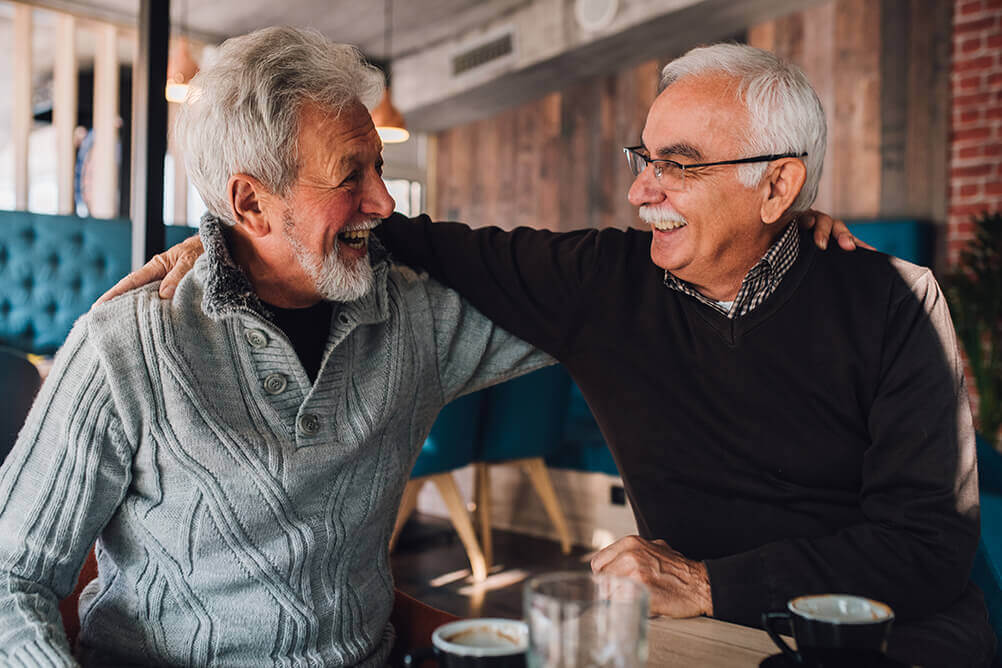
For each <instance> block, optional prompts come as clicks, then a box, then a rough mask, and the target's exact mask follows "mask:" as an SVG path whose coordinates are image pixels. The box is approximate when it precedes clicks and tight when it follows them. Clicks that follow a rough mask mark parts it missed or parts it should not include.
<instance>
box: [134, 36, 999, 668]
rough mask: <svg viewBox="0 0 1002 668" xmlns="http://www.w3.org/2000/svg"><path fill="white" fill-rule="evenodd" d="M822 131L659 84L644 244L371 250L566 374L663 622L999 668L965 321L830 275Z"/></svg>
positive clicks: (762, 68)
mask: <svg viewBox="0 0 1002 668" xmlns="http://www.w3.org/2000/svg"><path fill="white" fill-rule="evenodd" d="M825 128H826V124H825V118H824V112H823V110H822V108H821V104H820V102H819V101H818V98H817V96H816V94H815V92H814V90H813V89H812V88H811V86H810V84H809V82H808V81H807V79H806V77H805V76H804V75H803V73H802V72H801V71H800V70H799V69H797V68H796V67H794V66H791V65H789V64H787V63H784V62H782V61H780V60H779V59H777V58H776V57H775V56H773V55H772V54H769V53H767V52H764V51H761V50H758V49H754V48H752V47H748V46H739V45H732V44H727V45H714V46H711V47H705V48H700V49H694V50H693V51H690V52H689V53H687V54H686V55H684V56H683V57H681V58H679V59H677V60H675V61H673V62H671V63H669V64H668V65H667V66H666V67H665V69H664V71H663V75H662V82H661V93H660V94H659V95H658V97H657V99H656V100H655V101H654V104H653V105H652V107H651V109H650V112H649V114H648V117H647V123H646V126H645V128H644V133H643V137H642V140H643V143H642V145H640V146H636V147H631V148H628V149H626V153H627V158H628V163H629V166H630V167H631V169H632V170H633V173H634V175H635V176H636V179H635V181H634V183H633V186H632V187H631V189H630V193H629V199H630V202H631V203H633V204H634V205H636V206H637V207H638V209H639V214H640V217H641V218H642V219H643V221H644V222H645V223H647V224H648V225H649V226H650V229H649V230H648V231H639V230H628V231H625V232H624V231H619V230H584V231H580V232H571V233H566V234H554V233H551V232H546V231H538V230H529V229H518V230H515V231H514V232H510V233H509V232H503V231H501V230H499V229H496V228H483V229H478V230H470V229H469V228H468V227H466V226H463V225H458V224H453V223H432V222H431V221H429V220H428V219H427V218H426V217H421V218H418V219H416V220H408V219H405V218H403V217H401V216H393V217H391V218H390V219H389V220H387V221H386V222H385V223H384V225H383V226H382V227H381V228H380V230H381V231H380V233H379V234H380V237H381V239H382V240H383V242H384V243H385V244H386V245H387V246H388V247H389V248H390V249H391V250H392V251H393V252H394V254H395V255H396V256H397V257H398V259H400V260H402V261H404V262H406V263H408V264H412V265H414V266H417V267H421V268H424V269H426V270H428V271H429V272H430V273H431V274H432V275H433V276H434V277H436V278H438V279H440V280H442V281H443V282H444V283H446V284H448V285H450V286H452V287H454V288H455V289H457V290H458V291H459V292H461V293H462V294H463V295H464V296H465V297H466V298H468V299H469V300H470V301H471V302H473V304H474V305H476V306H477V307H478V308H479V309H481V310H482V311H483V312H484V313H486V314H487V315H488V316H490V317H491V318H492V319H494V320H495V321H496V322H498V323H499V324H501V325H502V326H504V327H505V328H506V329H508V330H510V331H511V332H513V333H515V334H517V335H518V336H520V337H522V338H524V339H526V340H527V341H530V342H532V343H534V344H536V345H537V346H539V347H541V348H543V349H544V350H546V351H548V352H549V353H551V354H552V355H553V356H554V357H556V358H557V359H559V360H560V361H561V362H562V363H563V364H564V365H565V366H566V367H567V368H568V370H569V371H570V373H571V374H572V376H573V377H574V379H575V380H576V381H577V383H578V385H579V386H580V387H581V390H582V392H583V393H584V396H585V398H586V399H587V400H588V403H589V405H590V407H591V409H592V411H593V413H594V414H595V417H596V419H597V421H598V424H599V426H600V427H601V429H602V432H603V434H604V435H605V437H606V438H607V440H608V442H609V445H610V448H611V449H612V452H613V455H614V457H615V459H616V463H617V465H618V467H619V470H620V471H621V473H622V475H623V479H624V482H625V486H626V490H627V493H628V494H629V497H630V500H631V502H632V506H633V509H634V512H635V514H636V519H637V524H638V527H639V530H640V535H639V536H631V537H627V538H624V539H621V540H619V541H617V542H616V543H614V544H613V545H611V546H609V547H608V548H606V549H605V550H603V551H601V552H599V553H598V554H597V555H596V556H595V557H594V559H593V561H592V567H593V569H594V570H596V571H599V572H608V573H617V574H621V575H626V576H629V577H633V578H636V579H639V580H642V581H643V582H644V583H646V584H647V585H648V586H649V587H650V589H651V591H652V594H653V596H652V611H653V612H654V613H655V614H662V615H671V616H676V617H686V616H695V615H711V616H713V617H716V618H719V619H723V620H727V621H731V622H737V623H740V624H747V625H756V626H757V625H758V624H759V620H760V617H761V614H762V613H763V612H765V611H769V610H775V609H782V608H784V606H785V603H786V601H787V600H788V599H790V598H792V597H794V596H798V595H801V594H810V593H823V592H844V593H853V594H860V595H863V596H868V597H872V598H876V599H879V600H882V601H885V602H887V603H889V604H890V605H891V606H892V607H893V608H894V610H895V612H896V616H897V621H896V622H895V625H894V629H893V632H892V636H891V639H890V644H889V654H890V655H891V656H892V657H894V658H897V659H899V660H902V661H904V662H906V663H909V664H922V665H943V666H962V665H985V664H987V663H988V662H989V661H990V659H991V656H992V655H993V652H994V637H993V635H992V632H991V629H990V627H989V626H988V623H987V612H986V609H985V605H984V601H983V600H982V597H981V594H980V592H978V590H977V589H976V588H975V587H974V586H973V585H972V584H970V582H969V573H970V568H971V562H972V559H973V556H974V552H975V549H976V546H977V542H978V534H979V517H978V485H977V471H976V465H975V456H974V433H973V428H972V425H971V416H970V410H969V406H968V399H967V392H966V390H965V387H964V376H963V371H962V363H961V359H960V357H959V355H958V353H957V347H956V342H955V340H954V332H953V327H952V324H951V322H950V316H949V313H948V310H947V306H946V303H945V301H944V299H943V295H942V292H941V291H940V289H939V286H938V285H937V284H936V281H935V279H934V278H933V276H932V274H931V273H930V272H929V270H928V269H925V268H921V267H917V266H914V265H911V264H909V263H907V262H903V261H901V260H898V259H895V258H892V257H888V256H886V255H882V254H880V253H875V252H869V251H859V252H855V253H848V252H845V251H843V250H841V249H839V248H837V247H835V248H831V249H829V250H827V251H823V250H819V249H817V248H815V246H814V244H811V243H809V237H808V235H807V233H806V232H802V231H801V230H799V229H798V227H797V225H796V224H795V223H794V222H793V221H794V219H795V218H796V216H797V214H798V213H799V212H803V211H805V210H807V209H808V208H809V207H810V205H811V203H812V202H813V200H814V197H815V195H816V193H817V186H818V181H819V178H820V174H821V168H822V164H823V162H824V152H825V143H826V137H825V135H826V129H825ZM148 276H149V274H147V277H148ZM162 292H163V291H162Z"/></svg>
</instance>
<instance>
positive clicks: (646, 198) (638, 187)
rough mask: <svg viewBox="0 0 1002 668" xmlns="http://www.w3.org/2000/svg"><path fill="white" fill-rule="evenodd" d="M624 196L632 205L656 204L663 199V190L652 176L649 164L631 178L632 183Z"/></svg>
mask: <svg viewBox="0 0 1002 668" xmlns="http://www.w3.org/2000/svg"><path fill="white" fill-rule="evenodd" d="M626 198H627V199H628V200H630V204H632V205H633V206H642V205H644V204H657V203H659V202H661V201H663V200H664V199H665V193H664V190H663V189H661V188H660V187H658V181H657V179H656V178H654V170H653V169H651V167H650V165H648V166H647V168H646V169H644V170H643V171H642V172H640V173H639V174H637V176H636V178H634V179H633V185H631V186H630V191H629V193H627V196H626Z"/></svg>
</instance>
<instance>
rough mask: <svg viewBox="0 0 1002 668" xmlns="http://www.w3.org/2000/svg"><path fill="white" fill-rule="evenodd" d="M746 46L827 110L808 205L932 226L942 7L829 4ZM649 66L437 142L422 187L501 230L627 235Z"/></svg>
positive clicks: (941, 136) (459, 214) (939, 135)
mask: <svg viewBox="0 0 1002 668" xmlns="http://www.w3.org/2000/svg"><path fill="white" fill-rule="evenodd" d="M748 41H749V43H751V44H753V45H755V46H760V47H762V48H766V49H770V50H772V51H774V52H776V53H778V54H779V55H781V56H783V57H785V58H788V59H789V60H791V61H793V62H795V63H797V64H798V65H800V66H801V67H803V69H804V71H805V72H806V73H807V75H808V77H809V78H810V80H811V82H812V84H813V85H814V87H815V90H816V91H817V93H818V96H819V97H820V99H821V102H822V104H823V105H824V107H825V110H826V112H827V116H828V152H827V157H826V161H825V169H824V171H823V172H822V179H821V184H820V188H819V196H818V199H817V201H816V206H817V207H818V208H820V209H821V210H824V211H828V212H831V213H832V214H833V215H836V216H839V217H843V218H873V217H891V216H912V217H918V218H923V219H927V220H943V218H944V217H945V209H944V202H943V198H944V196H945V192H946V188H945V157H946V139H947V136H946V135H947V130H946V122H947V116H946V102H947V99H948V91H947V88H946V86H947V85H948V79H947V78H946V77H947V76H948V74H949V68H948V67H947V63H948V56H949V51H948V49H949V3H948V2H947V1H946V0H936V1H935V2H922V1H920V0H908V1H899V0H882V1H881V2H873V1H871V0H831V1H830V2H826V3H823V4H819V5H813V6H811V7H809V8H808V9H805V10H803V11H800V12H796V13H793V14H789V15H787V16H784V17H781V18H778V19H775V20H771V21H768V22H765V23H760V24H758V25H755V26H751V27H750V28H749V30H748ZM669 55H670V54H669ZM660 65H661V63H660V62H658V61H653V60H652V61H647V62H644V63H642V64H640V65H637V66H634V67H629V68H625V69H623V70H621V71H619V72H617V73H615V74H612V75H607V76H601V77H593V78H590V79H586V80H583V81H578V82H575V83H573V84H571V85H570V86H569V87H567V88H566V89H564V90H563V91H561V92H559V93H552V94H550V95H547V96H546V97H544V98H542V99H538V100H535V101H532V102H528V103H525V104H523V105H521V106H519V107H517V108H515V109H513V110H510V111H505V112H502V113H501V114H499V115H497V116H495V117H493V118H491V119H487V120H482V121H477V122H474V123H470V124H467V125H462V126H459V127H455V128H452V129H449V130H445V131H442V132H440V133H438V135H437V137H438V144H437V145H438V153H437V165H438V167H437V169H435V170H434V171H433V172H432V173H431V174H430V175H429V177H430V178H432V179H434V180H435V188H436V190H437V192H438V193H439V213H444V214H445V216H446V217H447V218H450V219H454V220H462V221H464V222H467V223H469V224H471V225H474V226H481V225H498V226H500V227H504V228H508V229H510V228H512V227H515V226H518V225H528V226H532V227H540V228H549V229H554V230H570V229H579V228H583V227H621V228H622V227H626V226H629V225H635V224H636V223H637V215H636V212H635V210H634V209H633V207H631V206H630V205H629V203H628V202H627V200H626V193H627V190H628V189H629V186H630V182H631V176H630V174H629V172H628V170H627V169H626V165H625V160H624V159H623V157H622V153H621V147H623V146H626V145H631V144H635V143H639V140H640V134H641V131H642V130H643V126H644V121H645V119H646V115H647V108H648V107H649V106H650V103H651V102H652V101H653V99H654V97H655V94H656V90H657V81H658V73H659V70H660Z"/></svg>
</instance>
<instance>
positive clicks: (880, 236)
mask: <svg viewBox="0 0 1002 668" xmlns="http://www.w3.org/2000/svg"><path fill="white" fill-rule="evenodd" d="M847 222H848V224H849V231H851V232H852V233H853V234H855V235H856V237H858V238H859V239H862V240H863V241H865V242H866V243H868V244H870V245H871V246H873V247H874V248H876V249H877V250H878V251H880V252H881V253H887V254H888V255H894V256H896V257H899V258H901V259H902V260H908V261H909V262H913V263H915V264H919V265H922V266H924V267H928V266H931V265H932V249H933V238H934V236H935V228H934V227H933V225H932V224H931V223H926V222H923V221H919V220H911V219H905V218H903V219H900V220H854V221H847Z"/></svg>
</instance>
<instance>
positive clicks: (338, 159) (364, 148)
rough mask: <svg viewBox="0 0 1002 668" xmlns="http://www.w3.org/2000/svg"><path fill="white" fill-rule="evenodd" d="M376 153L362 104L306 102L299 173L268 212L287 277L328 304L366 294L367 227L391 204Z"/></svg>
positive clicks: (377, 148)
mask: <svg viewBox="0 0 1002 668" xmlns="http://www.w3.org/2000/svg"><path fill="white" fill-rule="evenodd" d="M381 151H382V143H381V142H380V140H379V136H378V135H377V134H376V128H375V127H374V126H373V124H372V119H371V117H370V116H369V112H368V111H366V109H365V107H363V106H362V104H361V103H358V102H355V103H352V104H350V105H348V106H346V107H345V108H344V109H343V110H342V111H341V113H340V114H337V115H335V114H333V113H331V112H329V111H328V110H326V109H323V108H320V107H318V106H316V105H311V104H307V105H304V107H303V108H302V110H301V111H300V119H299V141H298V153H299V161H298V167H299V171H298V175H297V177H296V181H295V183H294V184H293V185H292V186H291V187H290V188H289V191H288V193H287V194H286V196H285V197H284V198H281V200H280V202H279V203H278V206H277V207H275V208H273V212H274V215H273V216H271V218H273V220H272V227H273V228H274V229H276V230H278V231H280V233H281V239H282V240H283V241H284V242H285V248H284V249H283V251H284V254H285V255H286V256H287V257H286V262H285V263H284V267H285V269H284V270H283V271H285V272H286V273H287V275H286V277H285V278H286V279H287V280H288V281H289V282H298V283H300V287H302V282H303V281H306V282H308V283H309V284H310V285H311V286H312V288H313V289H314V290H315V294H316V296H317V297H318V298H322V299H327V300H330V301H351V300H354V299H358V298H359V297H361V296H362V295H363V294H365V292H367V291H368V289H369V286H370V284H371V282H372V268H371V266H370V264H369V256H368V236H369V230H370V229H372V228H373V227H375V226H376V225H378V224H379V221H380V219H382V218H386V217H387V216H389V215H390V214H391V213H393V207H394V202H393V198H392V197H390V194H389V193H388V192H387V190H386V185H385V184H384V183H383V180H382V176H381V174H382V165H383V160H382V157H381V156H380V153H381ZM274 218H278V220H274ZM280 266H281V265H280Z"/></svg>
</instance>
